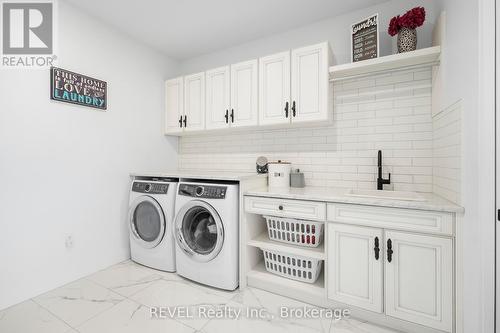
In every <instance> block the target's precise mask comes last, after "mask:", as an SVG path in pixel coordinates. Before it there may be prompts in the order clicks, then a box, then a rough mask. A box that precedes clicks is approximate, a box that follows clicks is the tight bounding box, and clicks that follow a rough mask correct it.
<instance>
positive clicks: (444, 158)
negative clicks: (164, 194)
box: [179, 69, 459, 198]
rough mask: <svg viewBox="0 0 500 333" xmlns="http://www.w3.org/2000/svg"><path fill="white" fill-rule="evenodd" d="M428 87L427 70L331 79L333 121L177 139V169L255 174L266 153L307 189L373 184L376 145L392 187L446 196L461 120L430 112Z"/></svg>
mask: <svg viewBox="0 0 500 333" xmlns="http://www.w3.org/2000/svg"><path fill="white" fill-rule="evenodd" d="M430 87H431V70H430V69H424V70H423V69H414V70H407V71H400V72H394V73H387V74H381V75H377V76H376V77H369V78H361V79H350V80H344V81H337V82H335V83H334V88H333V89H334V99H333V103H334V105H333V111H332V112H333V121H332V123H330V124H328V125H326V124H325V125H323V126H317V127H305V128H288V129H268V130H262V129H257V130H248V131H238V132H233V133H227V134H220V133H217V134H202V135H196V136H186V137H182V138H181V139H180V140H179V152H180V156H179V167H180V168H188V169H215V170H235V171H253V170H255V160H256V158H257V157H258V156H260V155H264V156H267V157H268V159H269V160H278V159H281V160H287V161H290V162H292V167H293V168H299V169H301V171H302V172H304V174H305V179H306V185H309V186H323V187H324V186H342V187H352V188H363V189H369V188H372V189H373V188H375V187H376V177H377V176H376V174H377V167H376V164H377V150H379V149H381V150H383V156H384V174H385V173H387V172H391V173H392V183H393V184H392V185H391V187H392V188H394V189H396V190H413V191H420V192H432V191H433V188H434V190H435V191H436V190H437V192H439V193H440V194H442V195H446V196H447V197H448V198H450V196H449V193H454V192H453V191H454V190H455V189H456V187H457V185H456V181H457V179H459V178H457V173H456V172H454V171H453V172H451V173H446V170H455V169H452V168H451V166H453V165H454V163H456V159H454V158H455V157H457V153H458V152H459V151H458V150H457V149H456V146H454V145H453V143H454V142H455V141H456V138H457V137H459V135H457V133H456V129H457V126H459V125H456V124H455V123H454V122H456V121H457V119H456V115H455V114H454V113H450V115H448V116H447V117H448V118H449V119H454V120H455V121H451V122H450V120H449V119H448V118H447V119H443V116H442V115H441V114H438V115H437V117H436V119H433V118H432V117H431V95H430ZM440 115H441V116H440ZM452 117H455V118H452ZM433 131H437V132H438V136H437V137H434V138H433ZM433 139H434V140H433ZM458 156H459V155H458ZM433 163H438V166H439V168H436V167H434V166H433ZM433 172H434V174H433ZM389 188H390V187H389Z"/></svg>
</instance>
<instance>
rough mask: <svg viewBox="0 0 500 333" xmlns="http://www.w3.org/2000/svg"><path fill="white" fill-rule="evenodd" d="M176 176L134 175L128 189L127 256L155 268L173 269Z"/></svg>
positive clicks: (170, 270) (171, 270)
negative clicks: (128, 242)
mask: <svg viewBox="0 0 500 333" xmlns="http://www.w3.org/2000/svg"><path fill="white" fill-rule="evenodd" d="M177 184H178V179H175V178H151V177H135V179H134V180H133V182H132V187H131V191H130V200H129V204H130V209H129V214H128V225H129V231H130V256H131V258H132V260H133V261H135V262H137V263H139V264H141V265H144V266H148V267H151V268H154V269H158V270H162V271H167V272H175V241H174V237H173V221H174V217H175V193H176V191H177Z"/></svg>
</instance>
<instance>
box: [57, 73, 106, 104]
mask: <svg viewBox="0 0 500 333" xmlns="http://www.w3.org/2000/svg"><path fill="white" fill-rule="evenodd" d="M107 91H108V84H107V83H106V81H102V80H98V79H95V78H92V77H90V76H86V75H82V74H78V73H75V72H71V71H68V70H66V69H62V68H58V67H51V68H50V99H52V100H54V101H59V102H64V103H70V104H76V105H81V106H86V107H91V108H95V109H99V110H106V109H107V108H108V100H107Z"/></svg>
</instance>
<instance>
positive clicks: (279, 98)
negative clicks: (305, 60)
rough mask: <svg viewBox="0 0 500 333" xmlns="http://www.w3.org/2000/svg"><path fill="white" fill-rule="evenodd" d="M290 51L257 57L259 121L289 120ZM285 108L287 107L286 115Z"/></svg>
mask: <svg viewBox="0 0 500 333" xmlns="http://www.w3.org/2000/svg"><path fill="white" fill-rule="evenodd" d="M289 104H290V52H289V51H287V52H282V53H278V54H273V55H270V56H267V57H263V58H260V59H259V123H260V124H261V125H274V124H287V123H289V122H290V105H289ZM285 109H288V117H287V114H286V111H285Z"/></svg>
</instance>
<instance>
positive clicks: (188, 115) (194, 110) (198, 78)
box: [183, 72, 205, 131]
mask: <svg viewBox="0 0 500 333" xmlns="http://www.w3.org/2000/svg"><path fill="white" fill-rule="evenodd" d="M183 127H184V131H201V130H204V129H205V73H204V72H202V73H197V74H192V75H188V76H185V77H184V119H183Z"/></svg>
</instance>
